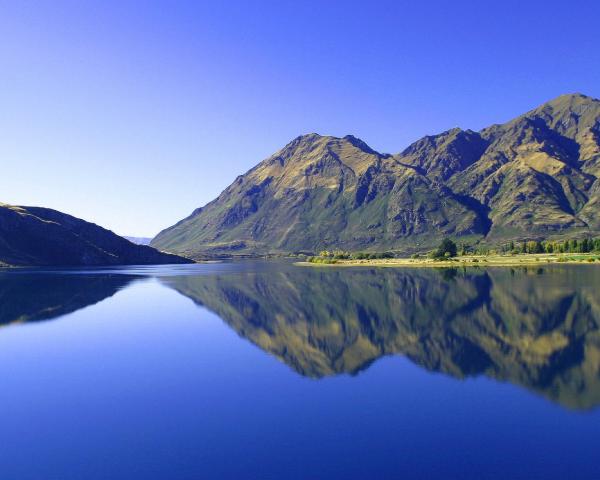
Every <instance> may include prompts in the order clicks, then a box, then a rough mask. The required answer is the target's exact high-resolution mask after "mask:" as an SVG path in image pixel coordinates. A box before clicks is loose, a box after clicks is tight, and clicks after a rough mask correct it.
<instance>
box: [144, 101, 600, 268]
mask: <svg viewBox="0 0 600 480" xmlns="http://www.w3.org/2000/svg"><path fill="white" fill-rule="evenodd" d="M599 176H600V101H599V100H597V99H593V98H590V97H586V96H584V95H579V94H573V95H564V96H561V97H558V98H557V99H555V100H552V101H550V102H548V103H546V104H544V105H542V106H540V107H539V108H536V109H535V110H532V111H530V112H527V113H526V114H524V115H521V116H519V117H517V118H515V119H514V120H511V121H510V122H507V123H505V124H502V125H493V126H491V127H489V128H485V129H483V130H481V131H480V132H474V131H471V130H461V129H458V128H457V129H452V130H449V131H447V132H443V133H441V134H439V135H434V136H427V137H424V138H422V139H420V140H418V141H417V142H415V143H414V144H412V145H410V146H409V147H408V148H407V149H406V150H404V151H403V152H401V153H399V154H396V155H388V154H381V153H378V152H376V151H374V150H373V149H371V148H370V147H369V146H368V145H367V144H365V143H364V142H363V141H361V140H359V139H357V138H355V137H352V136H346V137H343V138H336V137H328V136H320V135H317V134H309V135H303V136H300V137H298V138H296V139H295V140H293V141H292V142H291V143H289V144H288V145H286V146H285V147H284V148H283V149H281V150H280V151H278V152H276V153H275V154H274V155H273V156H271V157H269V158H268V159H266V160H264V161H263V162H261V163H259V164H258V165H257V166H256V167H254V168H253V169H251V170H250V171H249V172H247V173H246V174H244V175H242V176H240V177H238V178H237V179H236V180H235V181H234V182H233V184H231V185H230V186H229V187H227V188H226V189H225V191H224V192H223V193H222V194H221V195H220V196H219V197H218V198H217V199H215V200H214V201H212V202H210V203H209V204H207V205H206V206H204V207H202V208H199V209H197V210H196V211H194V212H193V213H192V214H191V215H190V216H189V217H188V218H185V219H184V220H182V221H180V222H179V223H177V224H176V225H174V226H172V227H170V228H167V229H166V230H164V231H162V232H161V233H160V234H159V235H158V236H157V237H156V238H155V239H154V240H153V241H152V243H151V245H153V246H155V247H157V248H161V249H165V250H168V251H173V252H177V253H184V254H187V255H190V256H192V257H202V256H210V255H226V254H265V253H277V252H301V251H306V252H315V251H318V250H320V249H324V248H330V249H331V248H341V249H346V250H355V251H356V250H388V249H394V250H403V251H411V250H422V249H423V248H427V247H431V246H433V245H434V244H436V243H437V242H439V239H440V237H442V236H451V237H454V238H456V239H459V240H461V239H462V240H464V241H475V240H484V241H486V242H489V243H500V242H503V241H506V240H510V239H515V240H519V239H540V238H555V237H560V236H564V235H575V236H578V235H580V236H583V235H591V234H596V233H599V232H600V214H599V213H598V212H599V207H600V181H598V178H599Z"/></svg>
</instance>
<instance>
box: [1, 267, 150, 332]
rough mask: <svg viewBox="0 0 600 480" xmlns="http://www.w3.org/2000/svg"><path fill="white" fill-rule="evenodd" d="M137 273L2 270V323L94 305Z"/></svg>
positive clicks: (49, 316) (34, 319)
mask: <svg viewBox="0 0 600 480" xmlns="http://www.w3.org/2000/svg"><path fill="white" fill-rule="evenodd" d="M136 278H141V277H136V276H131V275H115V274H106V273H96V274H86V275H74V274H72V273H70V274H67V273H46V272H41V273H34V272H25V273H21V272H8V273H0V326H3V325H8V324H16V323H27V322H39V321H43V320H51V319H53V318H58V317H61V316H63V315H67V314H69V313H72V312H75V311H77V310H79V309H81V308H84V307H87V306H89V305H94V304H96V303H98V302H101V301H102V300H104V299H106V298H108V297H111V296H112V295H114V294H115V293H116V292H117V291H119V290H121V289H123V288H125V287H126V286H127V285H129V284H130V283H131V282H132V281H133V280H135V279H136Z"/></svg>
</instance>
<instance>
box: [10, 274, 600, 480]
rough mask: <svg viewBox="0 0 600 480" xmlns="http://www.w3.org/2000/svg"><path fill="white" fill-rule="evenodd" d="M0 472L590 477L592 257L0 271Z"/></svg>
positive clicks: (599, 299)
mask: <svg viewBox="0 0 600 480" xmlns="http://www.w3.org/2000/svg"><path fill="white" fill-rule="evenodd" d="M0 325H1V326H2V327H3V328H1V329H0V379H2V387H1V389H0V405H1V409H0V441H1V446H0V478H3V479H4V478H6V479H10V480H13V479H17V480H19V479H35V480H38V479H40V480H48V479H57V480H70V479H86V480H89V479H128V480H130V479H138V478H139V479H203V478H207V479H219V478H227V479H228V478H232V479H240V478H251V479H271V478H272V479H296V478H299V479H316V478H324V479H337V478H340V479H341V478H343V479H354V478H357V479H368V478H401V477H402V478H445V479H454V478H456V479H463V478H477V479H485V478H502V479H506V478H511V479H514V478H523V479H535V478H540V479H541V478H543V479H548V478H565V477H568V478H571V479H580V478H581V479H586V478H589V479H597V478H600V461H599V458H600V457H599V453H600V408H598V407H599V406H600V267H598V266H594V265H585V266H584V265H582V266H544V267H541V268H529V269H509V268H496V269H470V270H466V271H463V270H430V269H380V270H375V269H339V268H301V267H295V266H293V265H291V264H289V263H275V262H271V263H267V262H262V263H261V262H243V263H223V264H208V265H194V266H175V267H138V268H126V269H94V270H19V271H11V272H5V273H0Z"/></svg>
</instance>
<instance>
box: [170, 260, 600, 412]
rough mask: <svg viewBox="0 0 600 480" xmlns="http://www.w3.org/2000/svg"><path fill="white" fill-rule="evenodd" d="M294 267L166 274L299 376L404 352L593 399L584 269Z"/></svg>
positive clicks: (547, 392)
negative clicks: (234, 272) (272, 270)
mask: <svg viewBox="0 0 600 480" xmlns="http://www.w3.org/2000/svg"><path fill="white" fill-rule="evenodd" d="M472 272H473V271H471V272H469V273H465V272H462V271H456V270H441V271H431V270H423V269H420V270H402V271H400V270H391V269H390V270H378V271H371V270H360V271H357V270H354V271H350V270H343V271H340V270H328V271H320V270H312V269H307V270H298V271H292V270H290V271H284V272H278V273H255V274H244V275H216V276H205V277H200V276H197V277H192V276H189V277H170V278H163V279H161V281H163V282H164V283H165V284H166V285H168V286H170V287H172V288H174V289H175V290H177V291H178V292H180V293H181V294H183V295H185V296H187V297H189V298H191V299H192V300H193V301H194V302H196V303H197V304H198V305H201V306H204V307H206V308H208V309H209V310H211V311H213V312H215V313H216V314H217V315H219V316H220V317H221V318H222V319H223V320H224V321H225V322H226V323H228V324H229V325H230V326H231V327H232V328H233V329H234V330H235V331H237V332H238V334H239V335H240V336H242V337H244V338H247V339H249V340H250V341H252V342H253V343H255V344H256V345H258V346H259V347H260V348H262V349H263V350H265V351H267V352H270V353H272V354H273V355H275V356H277V357H278V358H279V359H281V360H282V361H283V362H285V363H286V364H288V365H289V366H291V367H292V368H293V369H294V370H296V371H297V372H298V373H300V374H302V375H306V376H309V377H317V378H318V377H323V376H327V375H335V374H341V373H350V374H354V373H356V372H358V371H360V370H361V369H364V368H366V367H368V366H369V365H370V364H371V363H372V362H374V361H375V360H377V359H378V358H380V357H382V356H384V355H391V354H400V355H406V356H407V357H409V358H410V359H411V360H412V361H414V362H415V363H417V364H419V365H422V366H423V367H425V368H427V369H428V370H431V371H435V372H443V373H446V374H449V375H452V376H454V377H458V378H464V377H466V376H471V375H480V374H484V375H486V376H489V377H492V378H495V379H498V380H502V381H509V382H511V383H515V384H518V385H522V386H524V387H526V388H528V389H531V390H534V391H536V392H539V393H541V394H543V395H544V396H546V397H548V398H550V399H552V400H554V401H556V402H558V403H561V404H562V405H565V406H567V407H570V408H582V409H583V408H591V407H593V406H595V405H597V404H599V403H600V331H599V327H600V301H598V300H597V299H596V295H595V292H594V289H593V288H592V285H594V283H596V284H597V282H598V281H600V278H599V277H600V272H599V271H598V270H597V269H594V268H593V267H591V268H585V267H583V268H580V269H577V270H576V269H570V268H560V267H557V268H548V269H545V270H542V269H537V270H535V269H530V270H522V269H521V270H509V269H489V270H486V271H483V270H482V271H478V272H475V273H472Z"/></svg>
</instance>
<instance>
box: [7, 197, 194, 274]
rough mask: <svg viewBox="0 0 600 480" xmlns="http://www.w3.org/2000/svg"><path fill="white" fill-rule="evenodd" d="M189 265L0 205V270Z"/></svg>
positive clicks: (34, 210)
mask: <svg viewBox="0 0 600 480" xmlns="http://www.w3.org/2000/svg"><path fill="white" fill-rule="evenodd" d="M159 263H160V264H169V263H191V261H190V260H188V259H186V258H183V257H180V256H177V255H170V254H166V253H162V252H159V251H158V250H156V249H154V248H151V247H148V246H142V245H135V244H133V243H131V242H130V241H129V240H125V239H124V238H121V237H119V236H118V235H115V234H114V233H113V232H111V231H109V230H106V229H104V228H102V227H99V226H98V225H95V224H93V223H89V222H86V221H84V220H80V219H78V218H75V217H72V216H70V215H66V214H64V213H61V212H58V211H56V210H50V209H48V208H39V207H16V206H11V205H5V204H0V264H8V265H20V266H43V265H56V266H76V265H142V264H159Z"/></svg>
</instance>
